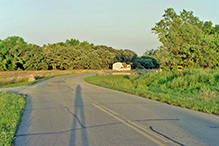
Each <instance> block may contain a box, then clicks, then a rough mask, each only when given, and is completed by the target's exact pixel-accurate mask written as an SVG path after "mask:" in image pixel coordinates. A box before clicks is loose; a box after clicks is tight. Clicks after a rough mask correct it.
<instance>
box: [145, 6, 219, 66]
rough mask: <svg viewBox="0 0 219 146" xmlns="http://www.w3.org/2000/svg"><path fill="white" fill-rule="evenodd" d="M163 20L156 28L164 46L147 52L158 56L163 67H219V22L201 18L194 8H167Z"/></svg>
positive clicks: (153, 30)
mask: <svg viewBox="0 0 219 146" xmlns="http://www.w3.org/2000/svg"><path fill="white" fill-rule="evenodd" d="M164 12H165V13H164V14H163V16H162V17H163V19H162V20H160V21H159V22H158V23H156V24H155V26H154V27H153V28H152V33H154V34H157V35H158V39H159V41H160V42H161V44H162V45H161V46H160V47H159V48H158V49H151V50H148V51H146V52H145V53H144V55H145V56H149V57H153V58H155V59H156V60H157V61H158V62H159V64H160V66H161V68H165V69H173V68H176V67H177V65H182V66H184V67H187V68H200V67H201V68H206V67H209V68H218V67H219V57H218V56H219V25H215V26H213V23H212V22H211V21H205V22H204V21H201V20H199V18H198V17H196V16H194V15H193V12H192V11H186V10H183V11H182V12H180V14H177V13H176V12H175V11H174V9H173V8H168V9H167V10H165V11H164Z"/></svg>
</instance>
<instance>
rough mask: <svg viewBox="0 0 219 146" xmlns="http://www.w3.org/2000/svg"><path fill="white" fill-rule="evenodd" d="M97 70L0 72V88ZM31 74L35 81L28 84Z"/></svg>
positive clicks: (32, 82)
mask: <svg viewBox="0 0 219 146" xmlns="http://www.w3.org/2000/svg"><path fill="white" fill-rule="evenodd" d="M94 72H98V71H97V70H69V71H68V70H65V71H59V70H52V71H8V72H0V88H9V87H18V86H23V85H31V84H34V83H36V82H38V81H40V80H42V79H46V78H51V77H57V76H64V75H72V74H83V73H94ZM31 74H33V75H34V77H35V78H36V81H31V82H28V79H29V77H30V75H31Z"/></svg>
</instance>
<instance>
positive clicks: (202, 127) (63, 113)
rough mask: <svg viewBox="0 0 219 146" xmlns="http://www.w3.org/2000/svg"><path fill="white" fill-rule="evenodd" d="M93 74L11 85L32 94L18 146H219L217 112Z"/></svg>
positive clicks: (17, 90)
mask: <svg viewBox="0 0 219 146" xmlns="http://www.w3.org/2000/svg"><path fill="white" fill-rule="evenodd" d="M89 75H92V74H83V75H71V76H65V77H56V78H52V79H47V80H44V81H41V82H39V83H37V84H34V85H31V86H23V87H16V88H8V89H6V90H7V91H8V92H14V93H19V94H27V95H28V96H27V104H26V107H25V111H24V115H23V116H22V121H21V124H20V127H19V128H18V132H17V134H16V141H15V146H26V145H28V146H73V145H78V146H89V145H90V146H109V145H113V146H120V145H131V146H137V145H142V146H157V145H158V146H163V145H168V146H169V145H170V146H172V145H179V146H183V145H188V146H195V145H198V146H201V145H212V146H216V145H219V117H218V116H215V115H209V114H204V113H200V112H196V111H191V110H188V109H183V108H179V107H175V106H170V105H167V104H163V103H159V102H156V101H151V100H148V99H145V98H141V97H138V96H134V95H130V94H126V93H122V92H119V91H113V90H109V89H106V88H102V87H97V86H94V85H90V84H88V83H86V82H85V81H84V80H83V79H84V77H86V76H89ZM2 90H3V89H1V90H0V91H2Z"/></svg>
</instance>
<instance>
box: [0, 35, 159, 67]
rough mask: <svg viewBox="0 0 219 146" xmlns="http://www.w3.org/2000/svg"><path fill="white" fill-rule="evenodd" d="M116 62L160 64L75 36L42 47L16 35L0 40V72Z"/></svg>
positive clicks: (137, 64)
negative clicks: (78, 38)
mask: <svg viewBox="0 0 219 146" xmlns="http://www.w3.org/2000/svg"><path fill="white" fill-rule="evenodd" d="M115 62H125V63H127V64H131V65H132V68H134V69H135V68H140V69H144V68H158V67H159V64H158V63H157V61H156V60H155V59H154V58H151V57H145V56H142V57H139V56H138V55H137V54H136V53H135V52H134V51H132V50H129V49H125V50H123V49H114V48H112V47H108V46H104V45H96V46H95V45H94V44H92V43H89V42H87V41H83V42H80V41H79V40H77V39H67V40H66V41H65V42H58V43H54V44H47V45H43V46H42V47H41V46H38V45H36V44H28V43H27V42H25V41H24V39H23V38H22V37H19V36H10V37H8V38H6V39H5V40H0V71H16V70H76V69H111V68H112V64H113V63H115Z"/></svg>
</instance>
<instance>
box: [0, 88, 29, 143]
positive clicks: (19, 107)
mask: <svg viewBox="0 0 219 146" xmlns="http://www.w3.org/2000/svg"><path fill="white" fill-rule="evenodd" d="M25 103H26V97H25V96H22V95H16V94H10V93H6V92H0V145H1V146H10V145H13V140H14V134H15V133H16V130H17V127H18V124H19V122H20V119H21V116H22V114H23V111H24V107H25Z"/></svg>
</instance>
